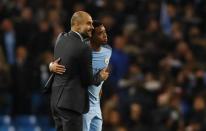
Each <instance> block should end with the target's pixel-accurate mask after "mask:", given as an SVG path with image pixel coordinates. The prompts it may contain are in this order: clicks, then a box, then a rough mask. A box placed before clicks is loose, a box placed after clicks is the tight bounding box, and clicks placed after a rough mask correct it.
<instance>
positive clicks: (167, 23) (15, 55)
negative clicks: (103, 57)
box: [0, 0, 206, 131]
mask: <svg viewBox="0 0 206 131" xmlns="http://www.w3.org/2000/svg"><path fill="white" fill-rule="evenodd" d="M78 10H85V11H87V12H89V13H90V14H91V15H92V17H93V18H94V19H98V20H100V21H101V22H103V23H104V25H105V27H106V29H107V33H108V38H109V42H108V44H109V45H111V47H112V48H113V53H112V57H111V60H110V65H111V74H110V78H109V80H107V81H106V82H105V84H104V87H103V96H102V112H103V119H104V125H103V131H205V130H206V68H205V67H206V65H205V64H206V62H205V58H204V56H206V17H205V16H206V1H205V0H1V1H0V114H1V115H4V114H9V115H11V116H15V115H25V114H35V115H50V113H49V112H50V109H49V107H50V106H49V96H47V95H42V94H41V89H42V87H43V85H44V83H45V81H46V80H47V79H48V77H49V74H50V73H49V69H48V64H49V63H50V62H51V61H53V48H54V44H55V39H56V37H57V36H58V34H59V33H61V32H63V31H65V32H68V31H69V29H70V18H71V15H72V14H73V13H74V12H75V11H78Z"/></svg>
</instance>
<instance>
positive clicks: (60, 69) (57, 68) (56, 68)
mask: <svg viewBox="0 0 206 131" xmlns="http://www.w3.org/2000/svg"><path fill="white" fill-rule="evenodd" d="M60 60H61V59H60V58H58V59H56V60H55V61H54V62H51V63H50V65H49V70H50V71H51V72H54V73H57V74H60V75H61V74H63V73H64V72H65V71H66V69H65V66H63V65H60V64H58V63H59V62H60Z"/></svg>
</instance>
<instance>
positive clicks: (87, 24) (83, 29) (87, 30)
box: [80, 15, 94, 37]
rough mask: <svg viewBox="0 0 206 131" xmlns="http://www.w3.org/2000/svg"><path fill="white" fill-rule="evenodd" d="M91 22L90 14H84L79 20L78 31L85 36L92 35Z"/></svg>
mask: <svg viewBox="0 0 206 131" xmlns="http://www.w3.org/2000/svg"><path fill="white" fill-rule="evenodd" d="M92 22H93V21H92V18H91V16H89V15H86V16H85V17H84V19H83V20H82V22H81V25H80V33H81V34H83V35H85V36H87V37H92V30H93V29H94V27H93V25H92Z"/></svg>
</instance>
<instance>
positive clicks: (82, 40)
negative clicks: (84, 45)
mask: <svg viewBox="0 0 206 131" xmlns="http://www.w3.org/2000/svg"><path fill="white" fill-rule="evenodd" d="M73 32H74V33H76V34H77V35H78V36H79V37H80V38H81V41H84V39H83V37H82V35H81V34H80V33H79V32H76V31H73Z"/></svg>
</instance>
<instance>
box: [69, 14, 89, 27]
mask: <svg viewBox="0 0 206 131" xmlns="http://www.w3.org/2000/svg"><path fill="white" fill-rule="evenodd" d="M85 17H91V16H90V15H89V13H87V12H85V11H77V12H75V13H74V14H73V15H72V18H71V26H74V25H75V24H79V23H81V22H82V20H84V18H85Z"/></svg>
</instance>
